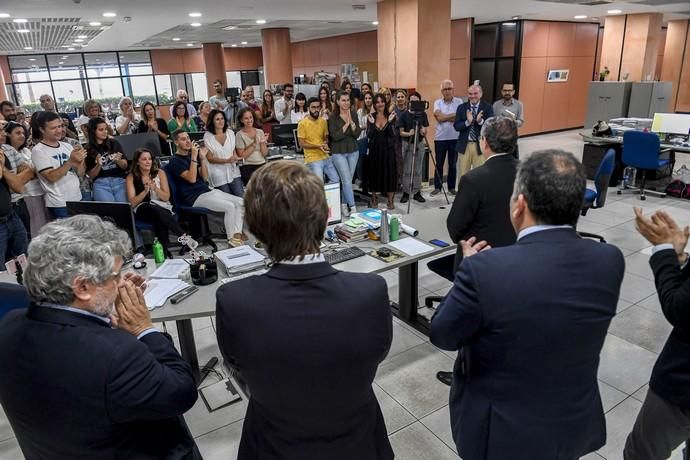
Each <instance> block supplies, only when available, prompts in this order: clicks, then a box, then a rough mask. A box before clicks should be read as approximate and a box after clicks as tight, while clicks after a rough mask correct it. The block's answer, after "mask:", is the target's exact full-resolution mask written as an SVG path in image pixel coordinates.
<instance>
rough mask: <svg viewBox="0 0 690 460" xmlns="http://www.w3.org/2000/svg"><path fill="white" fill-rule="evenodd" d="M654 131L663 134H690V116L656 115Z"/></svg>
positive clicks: (676, 114)
mask: <svg viewBox="0 0 690 460" xmlns="http://www.w3.org/2000/svg"><path fill="white" fill-rule="evenodd" d="M652 131H653V132H655V133H663V134H682V135H684V136H687V135H688V134H690V115H687V114H682V113H655V114H654V120H653V121H652Z"/></svg>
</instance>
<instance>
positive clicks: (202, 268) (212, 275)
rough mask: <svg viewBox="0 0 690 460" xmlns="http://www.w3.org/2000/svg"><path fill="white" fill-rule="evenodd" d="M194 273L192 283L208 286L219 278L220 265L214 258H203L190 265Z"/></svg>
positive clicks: (192, 273)
mask: <svg viewBox="0 0 690 460" xmlns="http://www.w3.org/2000/svg"><path fill="white" fill-rule="evenodd" d="M189 269H190V272H191V275H192V283H194V284H195V285H197V286H206V285H207V284H211V283H215V282H216V280H217V279H218V266H217V265H216V262H215V261H214V260H213V258H210V257H209V258H207V259H201V260H198V261H197V262H195V263H194V265H192V266H190V267H189Z"/></svg>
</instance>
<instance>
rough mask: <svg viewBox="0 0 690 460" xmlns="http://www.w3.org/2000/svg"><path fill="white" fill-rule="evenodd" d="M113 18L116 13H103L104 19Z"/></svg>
mask: <svg viewBox="0 0 690 460" xmlns="http://www.w3.org/2000/svg"><path fill="white" fill-rule="evenodd" d="M115 16H117V13H112V12H110V11H106V12H105V13H103V17H104V18H114V17H115Z"/></svg>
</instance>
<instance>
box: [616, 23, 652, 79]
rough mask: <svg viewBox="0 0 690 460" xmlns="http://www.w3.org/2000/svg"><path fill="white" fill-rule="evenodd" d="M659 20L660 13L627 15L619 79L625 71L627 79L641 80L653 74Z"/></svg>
mask: <svg viewBox="0 0 690 460" xmlns="http://www.w3.org/2000/svg"><path fill="white" fill-rule="evenodd" d="M661 20H662V14H661V13H650V14H629V15H628V19H627V23H626V25H625V41H624V46H623V57H622V59H621V69H620V79H623V77H624V76H625V74H626V73H627V74H628V80H629V81H641V80H646V79H647V77H650V78H651V77H653V76H654V71H655V69H656V58H657V55H658V49H659V37H660V35H661ZM612 74H613V70H612ZM612 80H615V78H612Z"/></svg>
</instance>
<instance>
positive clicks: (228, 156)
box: [204, 110, 244, 198]
mask: <svg viewBox="0 0 690 460" xmlns="http://www.w3.org/2000/svg"><path fill="white" fill-rule="evenodd" d="M228 128H229V126H228V120H227V119H226V118H225V113H223V112H222V111H221V110H213V111H211V114H210V115H209V117H208V125H207V129H206V134H204V143H205V144H206V148H207V149H208V154H207V155H206V159H207V160H208V179H209V182H210V183H211V186H212V187H215V188H217V189H219V190H222V191H223V192H225V193H229V194H231V195H235V196H239V197H240V198H242V197H243V196H244V187H242V179H241V177H240V168H239V166H238V161H240V157H238V156H237V155H235V133H233V132H232V129H228Z"/></svg>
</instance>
